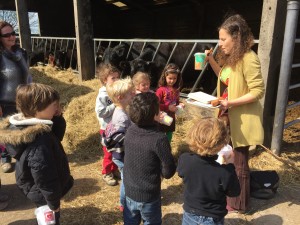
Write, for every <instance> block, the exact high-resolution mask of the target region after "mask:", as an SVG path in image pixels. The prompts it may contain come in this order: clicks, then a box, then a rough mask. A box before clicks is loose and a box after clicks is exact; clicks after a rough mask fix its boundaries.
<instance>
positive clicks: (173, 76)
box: [156, 63, 184, 142]
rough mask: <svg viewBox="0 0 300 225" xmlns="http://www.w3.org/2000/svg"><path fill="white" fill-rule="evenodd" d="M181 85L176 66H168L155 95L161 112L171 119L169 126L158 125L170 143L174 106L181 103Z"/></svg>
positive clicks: (179, 74)
mask: <svg viewBox="0 0 300 225" xmlns="http://www.w3.org/2000/svg"><path fill="white" fill-rule="evenodd" d="M181 85H182V79H181V72H180V70H179V68H178V66H177V65H175V64H173V63H170V64H168V65H167V66H166V67H165V68H164V70H163V72H162V74H161V77H160V79H159V81H158V89H157V90H156V95H157V97H158V99H159V108H160V110H161V111H164V112H166V113H167V114H168V115H169V116H171V117H172V118H173V122H172V124H171V125H170V126H166V125H163V124H160V130H161V131H163V132H166V134H167V136H168V140H169V141H170V142H171V140H172V135H173V132H174V131H175V112H176V111H177V108H176V106H177V105H181V106H182V107H184V104H183V103H179V89H180V88H181Z"/></svg>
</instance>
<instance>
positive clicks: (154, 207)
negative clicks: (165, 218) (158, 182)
mask: <svg viewBox="0 0 300 225" xmlns="http://www.w3.org/2000/svg"><path fill="white" fill-rule="evenodd" d="M161 216H162V215H161V199H160V198H159V199H157V200H155V201H153V202H136V201H134V200H132V199H131V198H129V197H126V205H125V208H124V211H123V217H124V225H139V224H140V222H141V220H143V222H144V225H161V223H162V221H161Z"/></svg>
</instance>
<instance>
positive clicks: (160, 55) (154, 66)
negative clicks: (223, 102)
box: [130, 43, 216, 93]
mask: <svg viewBox="0 0 300 225" xmlns="http://www.w3.org/2000/svg"><path fill="white" fill-rule="evenodd" d="M157 47H158V46H157V44H148V45H146V46H145V48H144V51H143V53H142V54H141V55H140V56H139V57H137V58H136V59H134V60H132V61H130V66H131V74H134V73H136V72H137V71H142V72H147V73H148V74H149V75H150V77H151V87H157V81H158V80H159V77H160V76H161V73H162V70H163V68H164V67H165V66H166V63H167V62H168V60H169V57H170V54H171V52H172V50H173V48H174V44H173V43H161V45H160V46H159V50H158V51H157V53H155V52H156V49H157ZM210 48H211V46H206V45H198V46H196V48H195V49H194V51H193V52H192V54H191V57H190V59H189V61H188V62H187V64H186V66H185V68H184V71H183V73H182V77H183V83H184V87H192V86H193V84H194V83H195V81H196V80H197V78H198V75H199V74H200V71H195V70H194V56H193V55H194V53H195V52H204V50H205V49H210ZM191 49H192V44H189V43H180V44H178V45H177V48H176V49H175V51H174V53H173V56H172V57H171V59H170V60H169V63H175V64H177V65H178V66H179V67H180V68H183V66H184V64H185V62H186V60H187V58H188V56H189V54H190V51H191ZM155 54H156V55H155ZM153 59H154V60H153ZM208 72H209V74H205V77H204V78H205V79H202V81H201V83H200V84H201V86H202V88H203V90H204V91H205V92H208V93H211V92H212V91H213V90H214V89H215V85H216V76H215V75H213V71H212V70H211V69H209V71H208Z"/></svg>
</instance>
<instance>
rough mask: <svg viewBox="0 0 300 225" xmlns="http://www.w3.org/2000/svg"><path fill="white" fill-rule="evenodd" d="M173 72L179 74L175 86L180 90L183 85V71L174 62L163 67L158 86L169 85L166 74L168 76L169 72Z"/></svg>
mask: <svg viewBox="0 0 300 225" xmlns="http://www.w3.org/2000/svg"><path fill="white" fill-rule="evenodd" d="M171 73H172V74H177V80H176V83H175V84H174V86H173V87H174V88H175V89H178V90H179V89H180V88H181V86H182V76H181V71H180V69H179V67H178V66H177V65H176V64H174V63H170V64H168V65H166V67H165V68H164V69H163V71H162V73H161V76H160V78H159V81H158V87H164V86H167V81H166V76H168V74H171Z"/></svg>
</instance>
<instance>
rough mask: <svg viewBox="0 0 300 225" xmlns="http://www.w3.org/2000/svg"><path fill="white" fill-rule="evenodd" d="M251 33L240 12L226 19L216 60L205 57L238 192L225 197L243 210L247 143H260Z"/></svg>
mask: <svg viewBox="0 0 300 225" xmlns="http://www.w3.org/2000/svg"><path fill="white" fill-rule="evenodd" d="M253 44H254V38H253V34H252V32H251V30H250V28H249V26H248V25H247V23H246V21H245V20H244V19H243V18H242V17H241V16H240V15H234V16H231V17H229V18H228V19H226V20H225V21H224V22H223V24H222V25H221V26H220V28H219V50H218V53H217V55H216V60H215V59H214V58H213V56H212V55H211V54H209V55H207V57H206V60H207V62H209V63H210V65H211V67H212V69H213V70H214V72H215V73H216V74H217V76H218V84H217V93H218V97H220V96H222V95H223V97H225V100H222V101H221V102H220V105H221V110H222V112H226V113H228V117H229V126H230V132H231V142H232V145H233V148H234V158H235V159H234V164H235V168H236V173H237V175H238V177H239V182H240V186H241V194H240V196H238V197H235V198H228V199H227V209H228V210H229V211H239V212H245V211H246V210H247V209H248V206H249V200H250V171H249V165H248V157H249V147H250V146H253V145H259V144H262V143H263V138H264V130H263V127H262V116H263V109H262V106H261V104H260V102H259V99H261V98H262V97H263V95H264V92H265V88H264V82H263V78H262V75H261V69H260V62H259V59H258V57H257V55H256V53H255V52H253V51H252V50H251V47H252V45H253Z"/></svg>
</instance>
